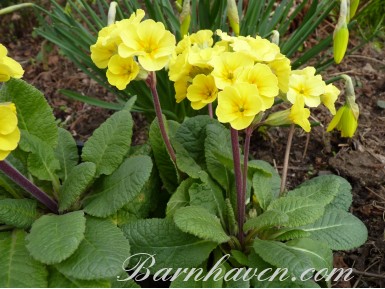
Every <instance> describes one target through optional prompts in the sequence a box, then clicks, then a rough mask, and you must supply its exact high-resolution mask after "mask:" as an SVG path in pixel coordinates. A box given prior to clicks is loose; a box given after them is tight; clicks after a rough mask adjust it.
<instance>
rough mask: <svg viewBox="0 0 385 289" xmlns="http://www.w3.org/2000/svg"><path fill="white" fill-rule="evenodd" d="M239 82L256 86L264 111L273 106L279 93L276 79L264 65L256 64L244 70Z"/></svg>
mask: <svg viewBox="0 0 385 289" xmlns="http://www.w3.org/2000/svg"><path fill="white" fill-rule="evenodd" d="M239 81H240V82H247V83H250V84H255V85H256V86H257V88H258V92H259V96H260V97H261V99H262V103H263V104H264V110H266V109H268V108H270V107H271V106H272V105H273V104H274V98H275V97H276V96H277V95H278V92H279V89H278V79H277V77H276V76H275V75H274V73H273V72H272V71H271V69H270V68H269V66H267V65H266V64H262V63H257V64H255V65H254V66H252V67H248V68H246V69H245V70H244V71H243V72H242V74H241V75H240V78H239Z"/></svg>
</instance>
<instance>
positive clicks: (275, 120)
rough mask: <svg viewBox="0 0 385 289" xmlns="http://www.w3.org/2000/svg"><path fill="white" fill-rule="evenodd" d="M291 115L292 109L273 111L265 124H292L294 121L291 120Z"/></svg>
mask: <svg viewBox="0 0 385 289" xmlns="http://www.w3.org/2000/svg"><path fill="white" fill-rule="evenodd" d="M289 115H290V109H286V110H282V111H278V112H273V113H271V114H269V116H268V117H267V119H266V120H265V121H264V124H265V125H268V126H281V125H287V124H291V123H292V121H291V120H290V118H289Z"/></svg>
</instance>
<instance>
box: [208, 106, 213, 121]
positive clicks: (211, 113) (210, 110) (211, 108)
mask: <svg viewBox="0 0 385 289" xmlns="http://www.w3.org/2000/svg"><path fill="white" fill-rule="evenodd" d="M207 108H208V110H209V116H210V118H213V104H212V103H209V104H208V105H207Z"/></svg>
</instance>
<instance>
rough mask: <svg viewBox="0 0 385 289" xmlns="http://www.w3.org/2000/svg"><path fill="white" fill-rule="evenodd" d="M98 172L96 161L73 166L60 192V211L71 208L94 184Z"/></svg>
mask: <svg viewBox="0 0 385 289" xmlns="http://www.w3.org/2000/svg"><path fill="white" fill-rule="evenodd" d="M95 173H96V166H95V164H94V163H90V162H85V163H81V164H80V165H78V166H76V167H73V169H72V170H71V172H70V173H69V175H68V177H67V179H66V180H65V181H64V183H63V186H62V187H61V189H60V194H59V199H60V200H59V211H61V212H63V211H65V210H68V209H69V208H71V206H72V205H74V204H75V203H76V202H77V201H79V199H80V197H81V195H82V194H83V193H84V192H85V191H86V190H87V188H88V187H89V186H90V185H91V184H92V182H93V180H94V176H95Z"/></svg>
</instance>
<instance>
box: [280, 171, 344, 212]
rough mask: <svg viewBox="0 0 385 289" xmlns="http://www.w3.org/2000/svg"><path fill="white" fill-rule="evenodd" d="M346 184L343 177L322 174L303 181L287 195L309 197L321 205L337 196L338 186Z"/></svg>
mask: <svg viewBox="0 0 385 289" xmlns="http://www.w3.org/2000/svg"><path fill="white" fill-rule="evenodd" d="M346 184H348V185H349V183H348V182H347V181H346V180H345V179H343V178H341V177H339V176H335V175H324V176H319V177H315V178H313V179H311V180H309V181H306V182H304V183H303V184H301V185H300V186H299V187H298V188H296V189H294V190H292V191H289V192H288V193H287V195H288V196H297V197H305V198H309V199H311V200H313V201H316V202H317V203H318V204H320V205H322V206H326V205H327V204H329V203H330V202H331V201H332V200H333V199H334V198H335V197H336V196H337V194H338V192H339V191H340V187H341V186H346ZM349 186H350V185H349Z"/></svg>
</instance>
